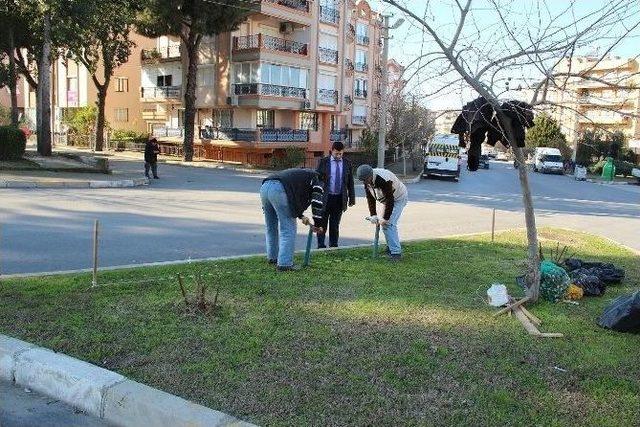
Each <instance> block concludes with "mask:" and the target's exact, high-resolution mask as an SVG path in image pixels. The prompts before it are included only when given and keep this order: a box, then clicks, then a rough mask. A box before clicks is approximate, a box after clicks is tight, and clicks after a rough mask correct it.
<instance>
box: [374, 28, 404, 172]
mask: <svg viewBox="0 0 640 427" xmlns="http://www.w3.org/2000/svg"><path fill="white" fill-rule="evenodd" d="M391 16H392V15H384V23H383V24H382V28H381V32H382V34H381V35H380V37H381V38H382V42H383V43H384V46H383V47H382V63H381V64H380V67H381V68H382V83H381V84H380V105H379V106H378V114H379V117H378V167H379V168H383V167H384V147H385V143H386V139H387V85H388V80H389V73H388V70H387V62H388V61H389V39H390V37H389V30H395V29H396V28H398V27H399V26H400V25H402V23H403V22H404V19H398V20H397V21H396V22H395V24H393V25H392V26H389V18H391Z"/></svg>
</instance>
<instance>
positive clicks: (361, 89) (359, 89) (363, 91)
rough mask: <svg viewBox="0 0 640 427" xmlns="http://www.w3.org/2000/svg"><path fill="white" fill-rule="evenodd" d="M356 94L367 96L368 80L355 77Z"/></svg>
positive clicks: (362, 96)
mask: <svg viewBox="0 0 640 427" xmlns="http://www.w3.org/2000/svg"><path fill="white" fill-rule="evenodd" d="M353 92H354V95H355V96H357V97H360V98H366V97H367V81H366V80H364V79H355V80H354V81H353Z"/></svg>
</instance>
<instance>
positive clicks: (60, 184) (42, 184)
mask: <svg viewBox="0 0 640 427" xmlns="http://www.w3.org/2000/svg"><path fill="white" fill-rule="evenodd" d="M144 185H149V179H148V178H133V179H120V180H113V181H99V180H89V181H62V180H61V181H9V180H3V181H0V188H23V189H24V188H131V187H141V186H144Z"/></svg>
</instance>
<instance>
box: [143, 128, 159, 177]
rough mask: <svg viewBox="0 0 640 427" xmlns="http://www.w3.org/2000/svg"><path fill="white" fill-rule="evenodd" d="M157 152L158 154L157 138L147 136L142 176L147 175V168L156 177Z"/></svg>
mask: <svg viewBox="0 0 640 427" xmlns="http://www.w3.org/2000/svg"><path fill="white" fill-rule="evenodd" d="M158 154H160V146H159V145H158V140H157V139H155V138H153V137H152V138H149V139H148V140H147V143H146V145H145V147H144V176H146V177H147V178H150V177H149V169H151V172H152V173H153V178H154V179H159V177H158Z"/></svg>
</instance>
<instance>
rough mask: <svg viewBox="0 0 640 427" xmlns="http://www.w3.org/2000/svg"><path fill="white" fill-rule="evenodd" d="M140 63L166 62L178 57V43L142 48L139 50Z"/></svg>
mask: <svg viewBox="0 0 640 427" xmlns="http://www.w3.org/2000/svg"><path fill="white" fill-rule="evenodd" d="M140 59H141V61H142V63H156V62H166V61H173V60H177V59H180V44H179V43H174V44H170V45H168V46H163V47H161V48H156V49H142V50H141V51H140Z"/></svg>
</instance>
